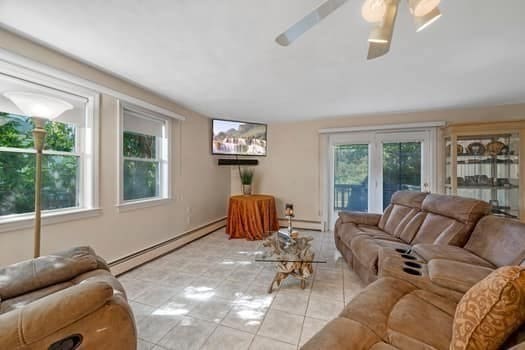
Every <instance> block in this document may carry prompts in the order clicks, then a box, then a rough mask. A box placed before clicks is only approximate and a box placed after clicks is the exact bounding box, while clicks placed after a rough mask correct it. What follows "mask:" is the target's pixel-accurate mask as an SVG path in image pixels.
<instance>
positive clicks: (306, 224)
mask: <svg viewBox="0 0 525 350" xmlns="http://www.w3.org/2000/svg"><path fill="white" fill-rule="evenodd" d="M279 226H281V227H288V219H285V218H279ZM293 227H294V228H300V229H303V230H315V231H323V230H324V225H323V224H322V223H321V222H320V221H310V220H295V219H294V220H293Z"/></svg>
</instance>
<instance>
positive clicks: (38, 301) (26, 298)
mask: <svg viewBox="0 0 525 350" xmlns="http://www.w3.org/2000/svg"><path fill="white" fill-rule="evenodd" d="M77 348H78V349H100V350H102V349H108V350H109V349H111V350H134V349H136V348H137V335H136V329H135V322H134V319H133V314H132V312H131V309H130V308H129V306H128V303H127V301H126V295H125V292H124V289H123V288H122V285H121V284H120V283H119V282H118V280H117V279H116V278H115V277H113V275H112V274H111V273H110V272H109V268H108V266H107V264H106V263H105V262H104V260H102V259H101V258H100V257H98V256H97V255H96V254H95V253H94V252H93V250H92V249H91V248H88V247H81V248H74V249H71V250H69V251H66V252H63V253H59V254H54V255H49V256H45V257H40V258H37V259H33V260H28V261H23V262H20V263H17V264H14V265H10V266H7V267H4V268H0V349H2V350H4V349H5V350H8V349H9V350H26V349H27V350H29V349H31V350H48V349H50V350H54V349H60V350H62V349H77Z"/></svg>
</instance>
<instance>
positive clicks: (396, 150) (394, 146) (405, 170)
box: [382, 142, 422, 209]
mask: <svg viewBox="0 0 525 350" xmlns="http://www.w3.org/2000/svg"><path fill="white" fill-rule="evenodd" d="M421 146H422V143H421V142H391V143H383V165H382V166H383V209H385V208H386V207H388V205H389V204H390V199H391V198H392V195H393V194H394V193H395V192H397V191H402V190H403V191H407V190H408V191H421V187H422V186H421V179H422V173H421V172H422V166H421V149H422V147H421Z"/></svg>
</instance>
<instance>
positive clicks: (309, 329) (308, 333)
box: [299, 317, 328, 346]
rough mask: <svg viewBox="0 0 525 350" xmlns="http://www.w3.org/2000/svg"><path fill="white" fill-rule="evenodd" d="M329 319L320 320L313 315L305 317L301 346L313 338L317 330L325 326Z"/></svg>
mask: <svg viewBox="0 0 525 350" xmlns="http://www.w3.org/2000/svg"><path fill="white" fill-rule="evenodd" d="M327 323H328V321H326V320H318V319H315V318H311V317H306V318H305V319H304V325H303V331H302V333H301V341H300V342H299V345H300V346H303V345H304V344H305V343H306V342H307V341H308V340H310V338H312V337H313V336H314V335H315V334H316V333H317V332H319V331H320V330H321V328H323V327H324V326H325V325H326V324H327Z"/></svg>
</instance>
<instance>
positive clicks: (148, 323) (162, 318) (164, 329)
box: [137, 310, 182, 343]
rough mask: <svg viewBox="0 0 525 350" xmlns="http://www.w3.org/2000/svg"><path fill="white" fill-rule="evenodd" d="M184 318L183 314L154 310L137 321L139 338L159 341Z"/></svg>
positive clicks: (153, 341) (154, 341)
mask: <svg viewBox="0 0 525 350" xmlns="http://www.w3.org/2000/svg"><path fill="white" fill-rule="evenodd" d="M181 320H182V316H180V315H173V314H169V313H168V314H166V313H164V312H158V311H157V310H155V311H153V312H152V313H151V314H150V315H148V316H146V317H144V318H143V319H142V320H141V321H140V322H138V323H137V333H138V336H139V338H141V339H144V340H146V341H149V342H152V343H157V342H158V341H159V340H160V339H161V338H162V337H164V336H165V335H166V333H168V332H169V330H170V329H172V328H173V327H175V326H176V325H177V324H178V323H179V322H180V321H181Z"/></svg>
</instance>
